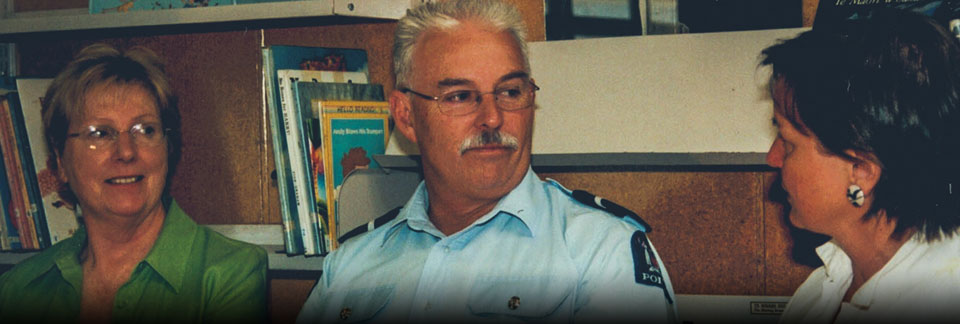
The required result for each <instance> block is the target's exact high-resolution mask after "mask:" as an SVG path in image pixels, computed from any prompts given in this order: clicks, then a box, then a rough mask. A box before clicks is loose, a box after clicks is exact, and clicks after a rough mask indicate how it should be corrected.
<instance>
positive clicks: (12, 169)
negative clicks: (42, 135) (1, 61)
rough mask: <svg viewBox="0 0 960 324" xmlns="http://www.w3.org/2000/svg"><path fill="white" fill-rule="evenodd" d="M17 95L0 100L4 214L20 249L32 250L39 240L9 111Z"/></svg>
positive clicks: (9, 95) (37, 246) (35, 247)
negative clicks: (5, 188)
mask: <svg viewBox="0 0 960 324" xmlns="http://www.w3.org/2000/svg"><path fill="white" fill-rule="evenodd" d="M17 98H18V97H17V93H15V92H14V93H9V94H7V95H6V96H4V100H3V101H2V102H0V103H2V104H0V153H2V155H3V162H4V168H5V170H4V173H5V174H6V177H7V185H8V188H9V189H10V201H9V203H8V204H7V210H6V212H7V214H6V215H4V216H5V217H6V218H7V220H8V221H9V224H10V225H12V226H13V228H14V229H16V230H17V233H18V236H19V239H20V244H21V249H24V250H32V249H37V248H39V243H38V242H37V241H36V238H35V236H36V235H35V234H34V231H35V230H34V228H33V222H32V221H31V220H30V215H29V202H28V201H27V198H26V194H27V190H26V187H25V186H24V184H23V182H24V177H23V171H21V170H23V168H21V167H20V152H19V150H18V149H17V143H16V135H15V134H14V133H15V132H14V124H13V115H12V113H11V111H10V102H11V101H14V100H17ZM9 233H12V231H11V232H9ZM11 248H12V247H11Z"/></svg>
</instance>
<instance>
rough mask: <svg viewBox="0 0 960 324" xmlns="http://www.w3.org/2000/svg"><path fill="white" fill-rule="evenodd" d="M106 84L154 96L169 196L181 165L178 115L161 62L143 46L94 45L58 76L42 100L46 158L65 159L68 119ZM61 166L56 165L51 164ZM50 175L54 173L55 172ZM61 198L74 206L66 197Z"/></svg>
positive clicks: (69, 198) (68, 197)
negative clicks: (135, 88)
mask: <svg viewBox="0 0 960 324" xmlns="http://www.w3.org/2000/svg"><path fill="white" fill-rule="evenodd" d="M104 85H135V86H141V87H143V88H144V89H146V90H147V92H148V93H150V94H151V95H153V99H154V100H155V102H156V105H157V110H158V112H159V113H160V121H161V123H163V127H164V128H167V129H169V130H170V131H168V132H167V168H168V169H167V177H166V180H167V182H166V185H165V187H164V193H167V194H168V193H169V191H168V190H169V188H170V179H171V178H172V177H173V174H174V171H175V170H176V166H177V163H178V162H179V161H180V150H181V144H182V142H181V139H180V111H179V110H178V109H177V98H176V95H175V94H174V93H173V89H172V88H171V87H170V82H169V80H167V76H166V74H164V72H163V63H162V62H161V60H160V59H159V58H158V57H157V55H156V54H154V53H153V52H152V51H150V50H149V49H147V48H144V47H133V48H130V49H128V50H126V51H121V50H118V49H116V48H114V47H112V46H110V45H107V44H93V45H90V46H87V47H85V48H84V49H82V50H81V51H80V52H79V53H77V55H76V57H74V60H73V61H71V62H70V63H68V64H67V66H66V67H65V68H64V69H63V71H61V72H60V74H58V75H57V76H56V77H55V78H54V79H53V82H52V83H51V84H50V87H49V88H47V92H46V94H45V95H44V97H43V101H42V106H43V129H44V137H45V138H46V141H47V148H48V150H49V151H50V156H63V150H64V147H65V145H66V140H67V129H68V127H69V126H70V120H72V119H74V118H78V117H79V114H80V112H81V110H82V109H83V103H84V102H85V98H86V96H87V94H88V93H89V91H90V90H91V89H94V88H97V87H98V86H104ZM51 165H52V166H55V167H56V168H59V167H60V166H59V165H56V163H52V164H51ZM51 171H54V174H56V172H57V170H51ZM61 196H64V197H62V198H64V199H67V200H70V201H71V202H76V198H75V197H72V195H70V194H69V193H67V195H66V196H65V195H64V193H63V192H61Z"/></svg>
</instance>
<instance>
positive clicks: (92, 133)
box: [67, 123, 170, 150]
mask: <svg viewBox="0 0 960 324" xmlns="http://www.w3.org/2000/svg"><path fill="white" fill-rule="evenodd" d="M168 131H170V130H169V129H165V128H163V127H162V126H160V124H158V123H139V124H135V125H133V126H132V127H130V130H128V131H127V133H129V134H130V136H131V137H133V142H134V143H136V144H137V145H138V146H142V147H154V146H157V145H160V144H162V143H164V139H165V138H166V133H167V132H168ZM118 136H120V132H119V131H117V130H116V129H114V128H113V127H110V126H94V125H92V126H87V127H84V128H83V130H82V131H80V132H78V133H70V134H67V137H68V138H79V139H80V141H83V143H84V144H86V145H87V147H89V148H90V149H91V150H100V149H109V148H111V147H113V144H114V143H116V142H117V137H118Z"/></svg>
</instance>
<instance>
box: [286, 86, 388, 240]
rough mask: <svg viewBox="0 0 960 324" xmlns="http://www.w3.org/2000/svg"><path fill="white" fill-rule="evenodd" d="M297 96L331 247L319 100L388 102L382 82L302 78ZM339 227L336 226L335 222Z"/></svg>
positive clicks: (312, 176) (313, 182)
mask: <svg viewBox="0 0 960 324" xmlns="http://www.w3.org/2000/svg"><path fill="white" fill-rule="evenodd" d="M295 84H296V86H295V87H294V90H295V91H294V92H295V96H296V97H297V106H298V108H299V113H300V115H301V121H302V122H303V123H304V124H302V126H303V130H304V131H303V133H302V134H301V135H302V136H303V139H302V140H303V143H304V144H308V145H307V146H306V147H304V152H307V153H308V158H309V159H308V161H306V163H307V164H308V165H309V166H310V180H311V186H312V189H313V194H314V199H315V202H316V204H317V211H318V213H319V216H320V219H319V222H321V223H322V224H324V228H325V229H327V230H326V231H325V233H324V234H325V237H324V240H325V242H326V243H327V246H331V245H333V244H335V243H334V242H333V241H336V238H337V237H336V236H337V235H336V232H331V231H329V228H330V227H331V225H330V219H331V218H330V217H329V215H330V214H329V212H328V205H329V202H328V200H327V195H326V185H325V183H326V182H325V180H324V172H323V163H322V161H323V158H322V156H323V149H322V146H321V134H322V132H321V117H320V116H321V112H320V111H319V110H317V109H314V107H315V106H314V105H313V101H315V100H321V101H322V100H361V101H384V93H383V86H381V85H379V84H368V83H356V82H348V83H333V82H315V81H313V80H305V81H304V80H301V81H298V82H296V83H295ZM333 226H335V225H333Z"/></svg>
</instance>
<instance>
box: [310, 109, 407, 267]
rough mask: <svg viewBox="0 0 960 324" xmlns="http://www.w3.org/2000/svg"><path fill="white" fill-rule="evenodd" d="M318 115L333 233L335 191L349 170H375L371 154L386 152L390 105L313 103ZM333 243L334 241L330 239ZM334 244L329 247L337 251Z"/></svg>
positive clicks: (334, 227)
mask: <svg viewBox="0 0 960 324" xmlns="http://www.w3.org/2000/svg"><path fill="white" fill-rule="evenodd" d="M313 105H314V106H315V108H314V109H315V110H316V111H317V112H318V113H319V114H320V129H321V132H322V135H321V140H320V142H321V144H320V146H321V148H322V152H323V156H322V157H321V158H322V160H323V161H322V164H323V173H324V186H325V193H326V196H327V201H328V202H333V203H331V204H328V210H329V215H333V216H332V218H333V221H331V222H330V224H331V226H330V227H331V229H330V231H331V232H332V233H337V224H338V222H339V221H338V219H337V217H338V216H337V215H338V214H337V203H336V202H337V192H338V191H339V188H340V185H341V184H342V183H343V179H344V178H345V177H346V176H347V174H349V173H350V172H351V171H353V170H355V169H361V168H377V167H379V166H378V165H377V162H376V161H375V160H374V159H373V155H378V154H383V153H384V152H385V151H386V147H387V139H388V138H389V136H390V109H389V108H390V105H389V104H388V103H387V102H384V101H329V100H314V101H313ZM333 241H334V242H336V240H333ZM336 247H337V246H336V243H334V246H333V247H332V248H334V249H335V248H336Z"/></svg>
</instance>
